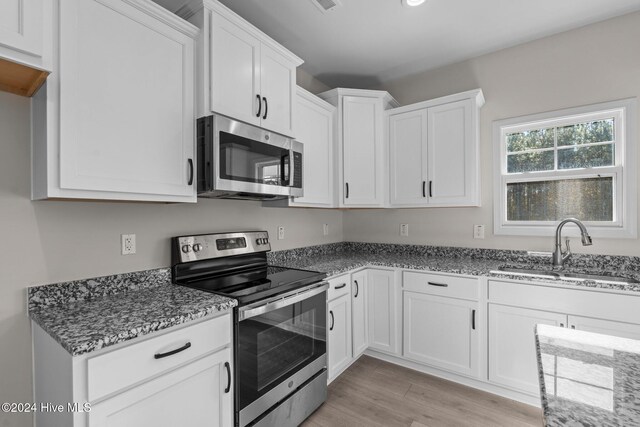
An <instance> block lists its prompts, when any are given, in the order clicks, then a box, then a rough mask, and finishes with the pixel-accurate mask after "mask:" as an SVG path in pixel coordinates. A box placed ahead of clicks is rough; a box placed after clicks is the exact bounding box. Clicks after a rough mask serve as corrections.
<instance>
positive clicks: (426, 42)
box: [156, 0, 640, 87]
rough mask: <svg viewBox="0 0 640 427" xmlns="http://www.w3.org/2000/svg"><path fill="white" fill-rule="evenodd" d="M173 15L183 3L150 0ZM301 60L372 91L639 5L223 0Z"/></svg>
mask: <svg viewBox="0 0 640 427" xmlns="http://www.w3.org/2000/svg"><path fill="white" fill-rule="evenodd" d="M156 1H157V2H158V3H159V4H161V5H163V6H165V7H167V8H168V9H171V10H175V9H177V8H178V7H179V6H181V5H182V4H183V3H184V2H185V0H156ZM221 2H222V3H224V4H225V5H226V6H228V7H229V8H231V9H232V10H234V11H235V12H236V13H238V14H239V15H241V16H242V17H244V18H245V19H246V20H248V21H249V22H251V23H252V24H254V25H255V26H256V27H258V28H260V29H261V30H262V31H264V32H265V33H267V34H268V35H270V36H271V37H272V38H274V39H275V40H276V41H278V42H280V43H282V44H283V45H284V46H286V47H287V48H289V49H290V50H291V51H293V52H294V53H295V54H297V55H298V56H300V57H301V58H302V59H304V60H305V64H304V65H303V68H304V69H305V70H306V71H307V72H309V73H310V74H312V75H314V76H316V77H318V78H319V79H320V80H322V81H323V82H325V83H327V84H328V85H330V86H332V87H337V86H347V87H373V86H377V85H378V84H380V83H383V82H385V81H389V80H392V79H395V78H398V77H402V76H405V75H409V74H413V73H417V72H421V71H425V70H428V69H432V68H436V67H440V66H443V65H447V64H452V63H455V62H458V61H462V60H465V59H469V58H473V57H475V56H479V55H482V54H484V53H488V52H492V51H496V50H499V49H503V48H505V47H509V46H514V45H517V44H521V43H524V42H527V41H530V40H535V39H538V38H541V37H544V36H548V35H551V34H555V33H559V32H562V31H566V30H569V29H572V28H577V27H580V26H583V25H586V24H590V23H593V22H597V21H601V20H604V19H607V18H611V17H614V16H618V15H623V14H625V13H629V12H633V11H636V10H640V0H427V1H426V3H425V4H423V5H422V6H418V7H414V8H407V7H403V6H401V0H342V3H343V5H344V6H343V7H341V8H338V9H337V10H335V11H333V12H329V13H327V14H322V13H321V12H320V11H319V10H318V9H317V8H316V7H315V6H314V5H313V4H312V3H311V2H312V0H221Z"/></svg>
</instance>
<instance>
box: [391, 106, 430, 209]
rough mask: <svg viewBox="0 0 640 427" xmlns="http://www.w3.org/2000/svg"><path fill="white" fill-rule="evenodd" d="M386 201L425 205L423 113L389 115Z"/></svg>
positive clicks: (397, 204)
mask: <svg viewBox="0 0 640 427" xmlns="http://www.w3.org/2000/svg"><path fill="white" fill-rule="evenodd" d="M389 161H390V164H389V173H390V195H389V197H390V202H391V205H393V206H402V205H412V206H415V205H426V204H427V190H428V189H427V182H426V181H427V171H426V167H427V110H425V109H423V110H416V111H409V112H406V113H402V114H394V115H392V116H389Z"/></svg>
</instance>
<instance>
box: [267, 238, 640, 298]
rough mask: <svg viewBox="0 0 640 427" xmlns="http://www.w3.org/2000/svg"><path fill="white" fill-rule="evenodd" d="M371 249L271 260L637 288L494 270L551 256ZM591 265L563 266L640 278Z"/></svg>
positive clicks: (639, 288)
mask: <svg viewBox="0 0 640 427" xmlns="http://www.w3.org/2000/svg"><path fill="white" fill-rule="evenodd" d="M363 246H366V245H363ZM398 246H400V245H398ZM371 249H372V248H369V249H367V248H362V249H359V248H356V249H352V250H346V251H341V252H338V253H326V254H314V255H313V256H304V255H302V254H300V253H298V254H296V253H295V252H296V251H297V250H291V251H283V252H290V255H291V256H289V257H285V256H276V257H274V259H273V261H272V262H275V263H277V264H278V265H281V266H283V267H289V268H299V269H305V270H314V271H320V272H322V273H327V277H332V276H337V275H340V274H343V273H346V272H348V271H350V270H354V269H357V268H361V267H367V266H373V267H376V266H377V267H389V268H404V269H411V270H426V271H432V272H436V273H451V274H463V275H470V276H487V277H490V278H498V279H500V278H501V279H509V280H513V281H526V282H533V283H540V284H552V285H561V286H562V285H566V286H578V287H588V288H598V289H608V290H619V291H630V292H640V283H637V284H626V283H613V282H602V281H595V280H563V279H555V280H554V279H545V278H541V277H531V276H525V275H520V274H509V273H507V272H500V273H498V272H496V270H498V268H499V267H501V266H510V267H516V268H538V269H547V270H551V269H552V266H551V259H550V258H549V259H548V260H547V259H546V258H544V257H542V259H540V257H538V259H535V260H534V261H532V259H531V257H529V258H527V257H520V258H515V259H514V258H513V257H503V258H500V256H499V255H500V254H498V255H497V256H496V258H478V257H476V256H475V254H473V253H472V254H469V255H466V256H465V255H464V254H462V256H451V254H449V253H441V254H438V253H435V254H420V253H412V252H411V251H406V252H399V253H394V252H383V253H378V252H376V251H375V250H371ZM298 251H299V250H298ZM496 252H499V251H496ZM493 255H495V254H493ZM595 267H596V268H587V267H586V266H574V267H568V268H566V269H565V271H571V272H576V273H591V274H609V275H622V276H625V277H629V278H634V279H637V280H640V273H639V272H637V271H634V270H628V269H625V268H621V267H620V266H618V265H612V266H607V265H605V266H603V265H596V266H595Z"/></svg>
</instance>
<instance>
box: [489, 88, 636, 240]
mask: <svg viewBox="0 0 640 427" xmlns="http://www.w3.org/2000/svg"><path fill="white" fill-rule="evenodd" d="M637 111H638V110H637V99H636V98H630V99H624V100H620V101H611V102H605V103H600V104H593V105H588V106H583V107H576V108H568V109H564V110H557V111H550V112H546V113H541V114H533V115H528V116H521V117H514V118H510V119H504V120H498V121H495V122H493V148H494V149H493V152H494V168H493V169H494V189H493V194H494V198H493V205H494V212H493V232H494V234H496V235H508V236H553V235H554V233H555V229H556V226H557V224H558V222H559V221H507V218H506V216H507V208H506V199H507V184H508V183H512V182H526V181H541V180H561V179H568V178H577V179H579V178H587V177H595V176H600V177H606V176H611V177H613V180H614V196H613V197H614V200H613V202H614V218H613V222H611V223H607V224H603V223H602V222H599V221H592V222H585V225H586V226H587V228H588V229H589V233H590V234H591V235H592V236H593V237H598V238H616V239H618V238H637V237H638V231H637V229H638V215H637V208H638V205H637V184H638V182H637V175H636V163H637V159H636V144H637V143H638V134H637V128H636V126H637V123H636V122H637V117H638V115H637V114H638V113H637ZM610 117H614V118H615V129H614V132H615V135H616V137H615V164H614V166H602V167H594V168H582V169H567V170H560V171H549V172H523V173H518V174H508V173H507V161H506V159H507V155H506V149H507V144H506V135H507V134H508V133H515V132H522V131H526V130H533V129H541V128H545V127H555V126H563V125H568V124H575V123H579V122H585V121H591V120H598V119H604V118H610ZM554 148H556V147H554ZM565 233H567V234H568V235H574V236H578V235H579V233H578V229H577V227H567V230H566V232H565Z"/></svg>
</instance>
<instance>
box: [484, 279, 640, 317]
mask: <svg viewBox="0 0 640 427" xmlns="http://www.w3.org/2000/svg"><path fill="white" fill-rule="evenodd" d="M489 300H490V302H495V303H498V304H504V305H511V306H516V307H525V308H534V309H538V310H546V311H554V312H556V313H565V314H574V315H579V316H587V317H596V318H600V319H609V320H616V321H620V322H627V323H634V324H640V311H639V310H638V307H640V295H639V296H636V295H624V294H615V293H607V292H604V291H589V290H584V291H583V290H580V289H575V288H559V287H551V286H543V285H530V284H523V283H516V282H502V281H495V280H490V281H489Z"/></svg>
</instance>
